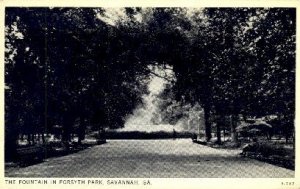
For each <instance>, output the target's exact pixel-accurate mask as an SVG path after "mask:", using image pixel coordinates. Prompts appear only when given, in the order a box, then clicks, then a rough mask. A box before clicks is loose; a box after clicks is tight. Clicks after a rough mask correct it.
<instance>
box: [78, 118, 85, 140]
mask: <svg viewBox="0 0 300 189" xmlns="http://www.w3.org/2000/svg"><path fill="white" fill-rule="evenodd" d="M77 136H78V144H81V141H82V140H84V139H85V123H84V118H83V116H80V123H79V128H78V133H77Z"/></svg>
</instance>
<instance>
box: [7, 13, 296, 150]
mask: <svg viewBox="0 0 300 189" xmlns="http://www.w3.org/2000/svg"><path fill="white" fill-rule="evenodd" d="M107 11H108V10H107V9H102V8H94V9H92V8H7V9H6V17H5V34H6V41H5V47H6V48H5V53H6V56H5V87H6V90H5V129H6V149H9V150H11V149H15V144H16V140H17V139H18V137H19V134H21V135H23V134H26V135H28V138H29V141H30V142H32V143H34V141H35V139H34V135H36V134H38V136H41V137H42V140H43V141H44V140H45V139H44V134H45V133H53V132H55V129H56V127H57V126H62V131H63V133H62V140H63V141H69V140H70V139H71V134H72V133H77V134H78V137H79V138H80V140H82V139H84V133H85V131H86V129H87V128H86V126H87V125H91V126H92V127H93V128H95V129H99V128H103V127H109V128H119V127H123V124H124V121H125V118H126V116H127V115H129V114H130V113H131V112H132V111H133V109H134V108H135V107H136V105H137V104H139V103H141V94H143V93H145V92H146V83H147V79H146V78H147V77H148V75H149V74H155V73H153V72H151V69H149V65H160V66H162V67H165V68H166V69H167V68H172V70H173V72H174V74H175V79H174V80H172V81H170V85H169V86H168V91H167V92H164V93H163V94H162V95H165V96H168V95H170V96H169V97H172V98H173V100H176V101H177V102H175V103H177V105H178V103H179V104H183V105H185V104H186V103H190V104H196V103H199V104H200V105H201V106H202V107H203V108H204V112H205V130H206V138H207V140H210V138H211V130H212V121H213V120H214V118H216V117H218V119H219V120H224V119H225V117H230V118H231V131H232V134H233V135H232V138H233V139H236V133H235V127H236V126H237V120H238V118H239V115H243V116H244V117H247V116H256V117H261V116H266V115H271V114H275V115H277V117H278V121H279V122H280V124H279V125H280V129H281V130H282V131H283V132H285V133H286V136H289V135H291V134H292V133H293V132H294V112H295V17H296V16H295V15H296V11H295V9H284V8H280V9H272V8H271V9H260V8H227V9H222V8H208V9H192V8H190V9H187V8H125V9H122V11H123V16H120V17H118V18H117V19H115V20H114V21H113V22H112V23H111V22H108V21H105V19H104V18H106V17H107V15H106V12H107ZM160 77H163V76H160ZM166 79H168V78H166ZM170 102H172V101H169V103H170ZM169 105H170V106H171V105H172V103H170V104H169ZM173 105H174V103H173ZM165 106H167V105H166V104H165ZM176 116H177V117H180V115H176ZM176 116H175V117H176ZM169 117H172V115H169ZM172 120H174V115H173V118H172ZM224 122H225V121H224ZM218 123H220V124H217V130H218V132H220V125H222V121H218ZM219 137H220V136H218V138H219ZM7 153H10V152H7Z"/></svg>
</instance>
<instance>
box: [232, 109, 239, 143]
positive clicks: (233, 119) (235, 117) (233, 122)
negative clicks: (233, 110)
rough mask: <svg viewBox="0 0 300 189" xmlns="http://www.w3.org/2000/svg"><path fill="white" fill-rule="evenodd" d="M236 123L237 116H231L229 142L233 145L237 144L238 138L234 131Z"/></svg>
mask: <svg viewBox="0 0 300 189" xmlns="http://www.w3.org/2000/svg"><path fill="white" fill-rule="evenodd" d="M237 121H238V116H237V115H235V114H233V115H231V141H232V142H233V143H237V142H238V136H237V132H236V129H235V128H236V127H237Z"/></svg>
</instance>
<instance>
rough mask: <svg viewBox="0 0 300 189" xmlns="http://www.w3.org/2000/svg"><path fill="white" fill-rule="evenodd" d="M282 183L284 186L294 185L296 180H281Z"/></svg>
mask: <svg viewBox="0 0 300 189" xmlns="http://www.w3.org/2000/svg"><path fill="white" fill-rule="evenodd" d="M281 185H283V186H293V185H294V182H281Z"/></svg>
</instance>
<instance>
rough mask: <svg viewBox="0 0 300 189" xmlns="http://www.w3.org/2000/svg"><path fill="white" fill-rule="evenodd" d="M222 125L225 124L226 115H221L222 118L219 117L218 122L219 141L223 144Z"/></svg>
mask: <svg viewBox="0 0 300 189" xmlns="http://www.w3.org/2000/svg"><path fill="white" fill-rule="evenodd" d="M221 125H224V116H223V115H220V118H219V119H218V122H217V143H218V144H221V143H222V140H221Z"/></svg>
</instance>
